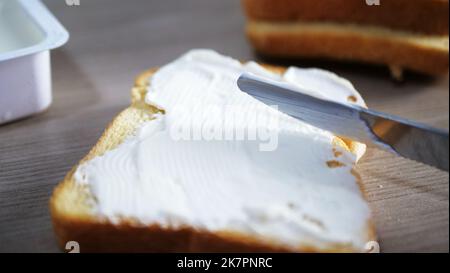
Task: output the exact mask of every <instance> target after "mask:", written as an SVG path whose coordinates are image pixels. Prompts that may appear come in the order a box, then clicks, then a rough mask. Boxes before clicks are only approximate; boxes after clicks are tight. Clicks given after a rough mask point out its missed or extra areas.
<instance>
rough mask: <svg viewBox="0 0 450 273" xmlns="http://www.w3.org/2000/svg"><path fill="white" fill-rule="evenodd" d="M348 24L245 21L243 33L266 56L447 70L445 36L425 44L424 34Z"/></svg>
mask: <svg viewBox="0 0 450 273" xmlns="http://www.w3.org/2000/svg"><path fill="white" fill-rule="evenodd" d="M370 31H371V30H370V29H367V32H364V31H362V30H361V29H359V28H357V27H354V26H348V27H346V28H341V27H340V26H335V25H327V24H325V25H322V24H308V23H305V24H295V25H291V24H279V23H278V24H275V23H260V22H253V21H251V22H249V23H248V24H247V28H246V32H247V36H248V38H249V40H250V42H251V44H252V45H253V47H254V48H255V50H256V51H257V52H259V53H261V54H263V55H266V56H274V57H285V58H293V57H294V58H296V57H297V58H300V57H301V58H332V59H337V60H344V61H363V62H366V63H370V64H378V65H387V66H389V67H390V68H397V69H408V70H412V71H416V72H420V73H424V74H429V75H443V74H446V73H447V72H448V66H449V55H448V36H447V37H443V38H440V37H438V38H436V37H430V39H435V40H439V41H441V40H442V41H441V42H442V43H445V40H446V43H447V48H445V46H431V45H427V44H426V42H422V43H420V42H417V41H422V40H423V41H426V39H427V37H422V38H423V39H422V38H420V37H417V39H416V40H413V39H415V38H414V37H413V38H410V37H403V36H401V34H399V35H398V36H396V34H395V33H393V32H387V33H388V34H390V35H384V33H383V34H377V31H383V30H380V29H376V30H374V31H372V32H370Z"/></svg>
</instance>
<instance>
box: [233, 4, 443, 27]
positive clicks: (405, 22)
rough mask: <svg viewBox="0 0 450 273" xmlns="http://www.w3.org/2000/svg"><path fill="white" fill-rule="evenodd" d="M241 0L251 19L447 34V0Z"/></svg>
mask: <svg viewBox="0 0 450 273" xmlns="http://www.w3.org/2000/svg"><path fill="white" fill-rule="evenodd" d="M371 2H373V3H376V2H377V1H371V0H368V1H364V0H321V1H317V0H243V1H242V4H243V8H244V10H245V13H246V15H247V17H248V18H249V19H251V20H253V21H268V22H270V21H275V22H293V21H304V22H318V21H320V22H335V23H354V24H361V25H371V26H381V27H386V28H389V29H394V30H404V31H408V32H418V33H425V34H436V35H445V34H447V35H448V10H449V9H448V0H414V1H410V0H388V1H383V0H381V1H378V2H379V3H380V5H368V4H367V3H371Z"/></svg>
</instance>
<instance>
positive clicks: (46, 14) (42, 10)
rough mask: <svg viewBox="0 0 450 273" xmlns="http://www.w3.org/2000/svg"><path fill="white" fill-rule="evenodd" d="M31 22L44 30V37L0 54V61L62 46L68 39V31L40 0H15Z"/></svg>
mask: <svg viewBox="0 0 450 273" xmlns="http://www.w3.org/2000/svg"><path fill="white" fill-rule="evenodd" d="M17 2H18V3H19V4H20V5H21V6H22V8H23V9H24V10H25V12H26V13H27V15H28V16H30V18H31V19H32V20H33V22H34V23H35V24H36V25H37V26H38V27H39V28H40V29H41V30H42V31H43V32H44V36H45V38H44V39H43V40H42V41H40V42H39V43H37V44H34V45H32V46H28V47H24V48H19V49H15V50H12V51H9V52H4V53H1V54H0V61H6V60H10V59H14V58H18V57H22V56H26V55H30V54H34V53H37V52H41V51H45V50H50V49H54V48H57V47H60V46H62V45H63V44H65V43H66V42H67V41H68V40H69V32H68V31H67V30H66V29H65V28H64V26H63V25H62V24H61V23H60V22H59V21H58V20H57V19H56V17H55V16H53V14H52V13H51V12H50V11H49V10H48V9H47V7H46V6H45V5H44V4H43V3H42V2H41V0H17Z"/></svg>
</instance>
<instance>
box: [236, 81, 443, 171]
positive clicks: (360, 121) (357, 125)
mask: <svg viewBox="0 0 450 273" xmlns="http://www.w3.org/2000/svg"><path fill="white" fill-rule="evenodd" d="M237 85H238V87H239V89H241V90H242V91H244V92H246V93H248V94H249V95H251V96H253V97H255V98H256V99H258V100H260V101H262V102H263V103H265V104H268V105H276V106H277V107H278V110H280V111H281V112H283V113H285V114H288V115H290V116H292V117H294V118H297V119H299V120H302V121H304V122H306V123H309V124H311V125H313V126H315V127H317V128H320V129H323V130H326V131H330V132H332V133H334V134H336V135H338V136H342V137H347V138H350V139H353V140H356V141H359V142H363V143H365V144H367V145H369V146H372V147H373V146H374V147H377V148H380V149H382V150H386V151H389V152H391V153H394V154H396V155H399V156H403V157H405V158H408V159H412V160H415V161H418V162H422V163H425V164H427V165H430V166H434V167H436V168H438V169H441V170H444V171H447V172H448V170H449V146H448V139H449V133H448V131H445V130H442V129H438V128H433V127H431V126H428V125H425V124H422V123H418V122H415V121H411V120H407V119H404V118H401V117H397V116H394V115H390V114H386V113H382V112H378V111H375V110H371V109H366V108H363V107H360V106H358V105H353V104H342V103H339V102H334V101H330V100H325V99H321V98H318V97H314V96H310V95H308V94H306V93H303V92H301V90H300V89H298V88H297V87H295V89H294V88H293V86H291V85H290V84H288V83H282V82H279V81H275V80H271V79H266V78H263V77H259V76H256V75H254V74H251V73H244V74H242V75H241V76H240V77H239V79H238V81H237Z"/></svg>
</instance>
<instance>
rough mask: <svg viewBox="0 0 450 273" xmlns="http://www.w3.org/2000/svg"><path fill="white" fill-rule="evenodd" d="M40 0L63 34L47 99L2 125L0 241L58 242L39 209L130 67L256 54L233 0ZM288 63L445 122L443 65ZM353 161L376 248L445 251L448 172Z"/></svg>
mask: <svg viewBox="0 0 450 273" xmlns="http://www.w3.org/2000/svg"><path fill="white" fill-rule="evenodd" d="M45 3H46V4H48V6H49V8H50V9H51V10H52V11H53V12H54V13H55V15H56V16H57V17H58V18H59V19H60V20H61V22H62V23H63V24H64V25H65V26H66V27H67V29H68V30H69V32H70V33H71V39H70V41H69V43H68V44H67V45H66V46H64V47H63V48H61V49H58V50H56V51H53V52H52V65H53V66H52V69H53V89H54V90H53V94H54V102H53V105H52V106H51V108H50V109H49V110H48V111H46V112H45V113H43V114H41V115H37V116H35V117H31V118H27V119H24V120H22V121H19V122H15V123H11V124H7V125H3V126H0V252H55V251H59V249H58V248H57V245H56V240H55V238H54V234H53V230H52V226H51V222H50V216H49V210H48V199H49V197H50V194H51V191H52V189H53V187H54V186H55V185H56V184H57V183H58V182H59V181H60V180H61V179H62V178H63V176H64V175H65V174H66V172H67V171H68V170H69V169H70V168H71V167H72V166H73V165H75V164H76V162H77V161H78V160H79V159H81V158H82V157H83V156H84V155H85V154H86V153H87V151H88V150H89V148H90V147H92V146H93V145H94V144H95V142H96V141H97V139H98V137H99V136H100V134H101V132H102V130H103V129H104V128H105V126H106V125H107V124H108V122H109V121H110V120H111V119H112V118H113V117H114V116H115V115H116V114H117V113H118V112H119V111H120V110H121V109H123V108H125V107H126V106H127V105H128V104H129V100H130V96H129V89H130V87H131V85H132V83H133V79H134V77H135V76H136V75H137V74H138V73H139V72H141V71H142V70H144V69H147V68H149V67H153V66H159V65H163V64H165V63H167V62H169V61H171V60H173V59H174V58H175V57H177V56H178V55H180V54H182V53H183V52H185V51H186V50H188V49H191V48H196V47H203V48H213V49H215V50H217V51H220V52H222V53H224V54H228V55H231V56H234V57H236V58H239V59H255V58H256V59H257V58H258V57H257V56H254V55H253V53H252V51H251V49H250V47H249V45H248V44H247V41H246V39H245V35H244V32H243V28H244V19H243V16H242V12H241V10H240V3H239V1H238V0H227V1H223V0H184V1H179V0H164V1H153V0H151V1H146V0H129V1H120V0H89V1H81V5H80V6H78V7H68V6H66V5H65V4H64V1H51V0H46V1H45ZM270 61H274V60H270ZM277 63H278V64H280V62H277ZM281 64H283V63H281ZM284 64H286V63H284ZM292 64H295V65H299V66H319V67H323V68H327V69H330V70H333V71H335V72H337V73H338V74H340V75H342V76H344V77H347V78H348V79H350V80H351V81H352V82H353V83H354V84H355V86H356V88H357V89H358V90H360V91H361V93H362V95H363V96H364V97H365V98H366V100H367V102H368V104H369V105H370V106H371V107H373V108H375V109H377V110H381V111H386V112H390V113H393V114H398V115H402V116H405V117H408V118H413V119H417V120H419V121H422V122H426V123H429V124H432V125H435V126H438V127H442V128H447V129H448V127H449V126H448V121H449V103H448V101H449V90H448V84H449V82H448V76H446V77H443V78H440V79H436V80H431V79H427V78H423V77H418V76H414V75H410V76H409V77H407V81H406V82H405V83H403V84H396V83H393V82H392V81H391V80H390V78H389V76H388V75H389V73H388V72H387V71H385V70H384V69H381V68H372V67H366V66H359V65H351V64H333V63H323V62H310V61H296V62H293V63H292ZM0 92H7V91H6V90H0ZM359 170H360V172H361V174H362V176H363V180H364V184H365V188H366V190H367V194H368V198H369V202H370V205H371V207H372V209H373V212H374V216H375V221H376V226H377V232H378V236H379V241H380V243H381V248H382V251H386V252H400V251H408V252H417V251H419V252H436V251H446V252H448V250H449V219H448V217H449V199H448V197H449V191H448V185H449V176H448V174H447V173H444V172H440V171H437V170H434V169H432V168H430V167H427V166H423V165H421V164H419V163H415V162H411V161H408V160H405V159H400V158H396V157H394V156H392V155H390V154H387V153H384V152H380V151H376V150H369V152H368V153H367V155H366V156H365V157H364V159H363V160H362V163H361V165H360V166H359Z"/></svg>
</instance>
